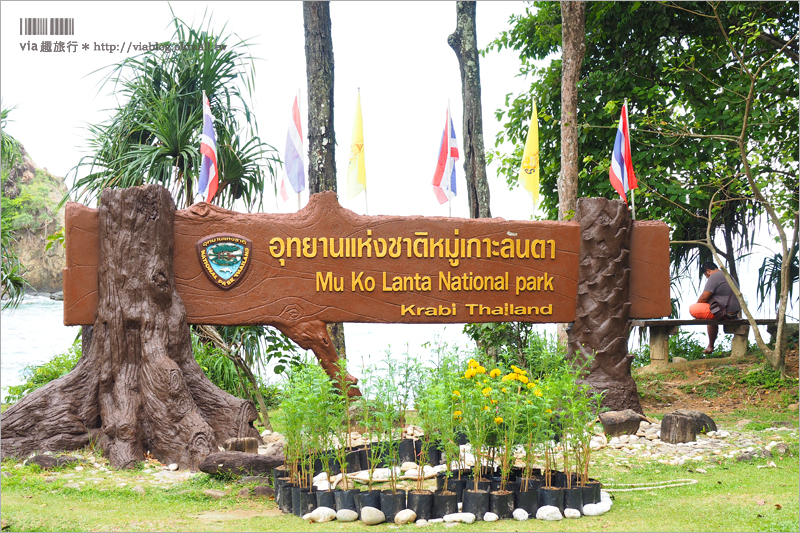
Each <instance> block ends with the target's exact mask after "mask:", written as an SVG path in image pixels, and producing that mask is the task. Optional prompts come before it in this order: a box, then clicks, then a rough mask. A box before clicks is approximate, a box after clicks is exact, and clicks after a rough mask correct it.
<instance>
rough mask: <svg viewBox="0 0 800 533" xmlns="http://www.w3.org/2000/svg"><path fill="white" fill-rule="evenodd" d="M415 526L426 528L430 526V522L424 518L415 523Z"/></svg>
mask: <svg viewBox="0 0 800 533" xmlns="http://www.w3.org/2000/svg"><path fill="white" fill-rule="evenodd" d="M414 525H415V526H417V527H425V526H427V525H428V521H427V520H425V519H424V518H420V519H419V520H417V521H416V522H414Z"/></svg>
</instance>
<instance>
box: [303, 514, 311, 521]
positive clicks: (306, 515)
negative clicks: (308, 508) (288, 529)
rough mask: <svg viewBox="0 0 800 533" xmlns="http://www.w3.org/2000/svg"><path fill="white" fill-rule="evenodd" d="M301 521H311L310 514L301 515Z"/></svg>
mask: <svg viewBox="0 0 800 533" xmlns="http://www.w3.org/2000/svg"><path fill="white" fill-rule="evenodd" d="M303 520H311V513H306V514H304V515H303Z"/></svg>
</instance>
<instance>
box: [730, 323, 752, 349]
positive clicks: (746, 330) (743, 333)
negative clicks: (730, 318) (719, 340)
mask: <svg viewBox="0 0 800 533" xmlns="http://www.w3.org/2000/svg"><path fill="white" fill-rule="evenodd" d="M723 329H724V331H725V333H728V334H730V333H733V342H731V357H741V356H743V355H745V354H746V353H747V336H748V335H749V334H750V326H746V325H745V326H723Z"/></svg>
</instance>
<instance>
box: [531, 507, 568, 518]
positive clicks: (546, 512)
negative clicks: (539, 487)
mask: <svg viewBox="0 0 800 533" xmlns="http://www.w3.org/2000/svg"><path fill="white" fill-rule="evenodd" d="M562 518H564V517H563V516H561V511H559V510H558V507H556V506H554V505H543V506H542V507H539V509H538V510H537V511H536V519H537V520H561V519H562Z"/></svg>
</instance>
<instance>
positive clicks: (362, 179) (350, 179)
mask: <svg viewBox="0 0 800 533" xmlns="http://www.w3.org/2000/svg"><path fill="white" fill-rule="evenodd" d="M366 189H367V169H366V167H365V166H364V125H363V124H362V122H361V91H359V92H358V100H356V119H355V122H354V123H353V140H352V142H351V143H350V164H349V165H348V166H347V198H348V199H350V198H354V197H356V196H358V195H359V194H361V192H363V191H365V190H366Z"/></svg>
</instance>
